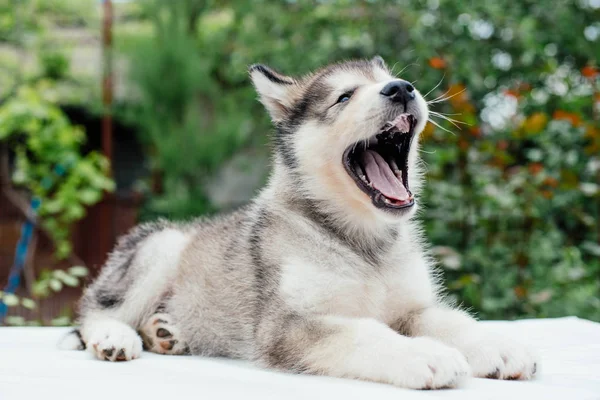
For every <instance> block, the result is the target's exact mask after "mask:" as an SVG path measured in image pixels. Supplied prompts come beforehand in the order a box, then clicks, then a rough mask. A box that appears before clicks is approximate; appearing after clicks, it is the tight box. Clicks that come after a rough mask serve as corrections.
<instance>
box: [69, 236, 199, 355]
mask: <svg viewBox="0 0 600 400" xmlns="http://www.w3.org/2000/svg"><path fill="white" fill-rule="evenodd" d="M187 241H188V238H187V237H186V235H185V234H184V233H182V232H180V231H178V230H176V229H170V228H165V227H164V226H161V225H157V224H149V225H142V226H140V227H138V228H136V229H135V230H134V231H133V232H132V233H130V234H129V235H127V236H125V237H124V238H122V239H121V240H120V241H119V244H118V246H117V248H116V249H115V251H114V252H113V253H112V254H111V255H110V257H109V260H108V262H107V264H106V266H105V267H104V268H103V270H102V272H101V274H100V276H99V277H98V279H96V281H95V282H94V283H93V284H92V285H91V286H90V287H88V288H87V289H86V291H85V292H84V296H83V298H82V303H81V305H82V307H81V318H80V322H81V338H82V341H83V342H84V343H85V344H86V346H87V348H88V349H89V350H90V351H91V352H92V353H93V354H94V355H96V357H98V358H99V359H101V360H108V361H121V360H131V359H133V358H136V357H139V355H140V352H141V350H142V340H141V338H140V337H139V336H138V334H137V333H136V330H137V329H138V328H140V326H141V324H142V323H144V322H145V321H146V319H147V318H148V316H150V315H151V314H153V313H154V312H155V311H156V308H157V305H158V304H160V302H161V301H162V300H163V299H164V297H165V293H167V292H168V291H169V290H170V288H171V284H172V281H173V279H174V277H175V275H176V273H177V265H178V261H179V256H180V254H181V252H182V251H183V249H184V248H185V246H186V245H187Z"/></svg>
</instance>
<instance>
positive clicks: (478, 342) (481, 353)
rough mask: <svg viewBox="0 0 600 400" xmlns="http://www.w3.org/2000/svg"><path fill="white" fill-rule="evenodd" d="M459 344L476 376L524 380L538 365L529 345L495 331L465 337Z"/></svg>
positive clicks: (534, 353)
mask: <svg viewBox="0 0 600 400" xmlns="http://www.w3.org/2000/svg"><path fill="white" fill-rule="evenodd" d="M460 347H461V350H462V351H463V354H464V355H465V357H466V358H467V361H468V362H469V364H470V365H471V369H472V370H473V375H474V376H476V377H478V378H490V379H509V380H517V379H518V380H527V379H532V378H533V377H534V376H535V375H536V374H537V372H538V369H539V357H538V355H537V353H536V352H535V351H534V350H533V349H531V348H529V347H528V346H526V345H525V344H523V343H520V342H518V341H516V340H513V339H510V338H505V337H503V336H500V335H497V334H480V335H477V336H473V337H471V338H469V337H467V338H465V341H464V342H463V345H461V346H460Z"/></svg>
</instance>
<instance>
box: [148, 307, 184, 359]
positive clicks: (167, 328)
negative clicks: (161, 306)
mask: <svg viewBox="0 0 600 400" xmlns="http://www.w3.org/2000/svg"><path fill="white" fill-rule="evenodd" d="M140 334H141V335H142V338H143V341H144V348H145V349H146V350H149V351H151V352H153V353H158V354H173V355H180V354H189V352H190V350H189V348H188V347H187V344H186V342H185V341H184V340H183V338H182V337H181V334H180V332H179V328H177V325H176V324H175V323H174V322H173V319H172V317H171V316H170V315H169V314H166V313H156V314H154V315H152V316H151V317H150V318H149V319H148V321H147V322H146V323H145V324H144V325H143V326H142V328H141V329H140Z"/></svg>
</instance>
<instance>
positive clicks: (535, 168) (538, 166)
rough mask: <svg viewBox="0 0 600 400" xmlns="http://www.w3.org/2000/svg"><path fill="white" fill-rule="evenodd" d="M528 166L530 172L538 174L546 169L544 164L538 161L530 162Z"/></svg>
mask: <svg viewBox="0 0 600 400" xmlns="http://www.w3.org/2000/svg"><path fill="white" fill-rule="evenodd" d="M528 168H529V172H530V173H531V174H532V175H537V174H539V173H540V172H542V171H543V170H544V165H542V163H539V162H536V163H531V164H529V166H528Z"/></svg>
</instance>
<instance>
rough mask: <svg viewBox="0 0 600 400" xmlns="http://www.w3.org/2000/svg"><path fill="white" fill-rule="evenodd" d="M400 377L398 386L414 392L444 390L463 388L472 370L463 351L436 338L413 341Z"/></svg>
mask: <svg viewBox="0 0 600 400" xmlns="http://www.w3.org/2000/svg"><path fill="white" fill-rule="evenodd" d="M403 356H404V357H405V358H404V361H403V365H402V368H401V371H400V374H399V375H398V378H399V382H395V383H396V384H398V385H399V386H402V387H407V388H412V389H441V388H451V387H457V386H460V385H461V384H462V383H463V382H464V381H465V380H466V379H468V377H469V376H470V375H471V369H470V367H469V364H468V363H467V360H466V359H465V357H464V356H463V355H462V354H461V353H460V351H458V350H456V349H454V348H452V347H449V346H446V345H445V344H442V343H441V342H438V341H436V340H433V339H429V338H424V337H419V338H414V339H411V340H410V344H409V346H408V348H407V350H406V353H405V354H404V355H403Z"/></svg>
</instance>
